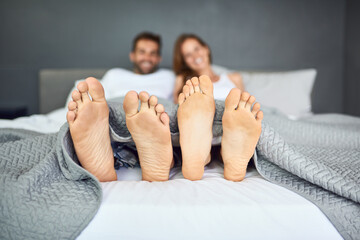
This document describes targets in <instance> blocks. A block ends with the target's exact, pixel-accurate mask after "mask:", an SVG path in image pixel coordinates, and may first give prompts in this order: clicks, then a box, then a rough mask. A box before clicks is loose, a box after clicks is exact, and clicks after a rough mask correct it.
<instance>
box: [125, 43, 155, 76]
mask: <svg viewBox="0 0 360 240" xmlns="http://www.w3.org/2000/svg"><path fill="white" fill-rule="evenodd" d="M130 61H131V62H133V64H134V68H135V69H134V71H135V73H138V74H149V73H153V72H155V71H156V70H157V68H158V66H159V63H160V61H161V56H160V55H159V45H158V44H157V43H156V42H154V41H152V40H147V39H141V40H139V41H138V42H137V44H136V46H135V50H134V51H133V52H131V53H130Z"/></svg>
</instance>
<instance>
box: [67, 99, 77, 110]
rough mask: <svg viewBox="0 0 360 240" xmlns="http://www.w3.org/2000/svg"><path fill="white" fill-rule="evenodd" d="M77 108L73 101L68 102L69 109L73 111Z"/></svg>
mask: <svg viewBox="0 0 360 240" xmlns="http://www.w3.org/2000/svg"><path fill="white" fill-rule="evenodd" d="M76 108H77V104H76V102H74V101H71V102H69V104H68V109H69V111H74V110H75V109H76Z"/></svg>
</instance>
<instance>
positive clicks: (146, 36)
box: [132, 32, 161, 55]
mask: <svg viewBox="0 0 360 240" xmlns="http://www.w3.org/2000/svg"><path fill="white" fill-rule="evenodd" d="M140 40H151V41H154V42H156V43H157V44H158V45H159V52H158V53H159V55H161V37H160V35H157V34H154V33H151V32H141V33H139V34H138V35H136V37H135V38H134V40H133V45H132V52H135V48H136V44H137V43H138V41H140Z"/></svg>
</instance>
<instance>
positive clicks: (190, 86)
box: [188, 77, 195, 96]
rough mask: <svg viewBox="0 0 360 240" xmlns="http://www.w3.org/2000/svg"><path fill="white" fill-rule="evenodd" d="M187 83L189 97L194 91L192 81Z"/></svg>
mask: <svg viewBox="0 0 360 240" xmlns="http://www.w3.org/2000/svg"><path fill="white" fill-rule="evenodd" d="M193 78H195V77H193ZM188 81H189V84H188V86H189V89H190V96H191V95H193V94H194V92H195V89H194V86H193V84H192V80H188Z"/></svg>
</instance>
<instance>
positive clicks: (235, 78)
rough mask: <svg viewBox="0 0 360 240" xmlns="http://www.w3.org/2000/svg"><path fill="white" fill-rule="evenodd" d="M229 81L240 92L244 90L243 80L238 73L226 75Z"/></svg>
mask: <svg viewBox="0 0 360 240" xmlns="http://www.w3.org/2000/svg"><path fill="white" fill-rule="evenodd" d="M228 77H229V79H230V80H231V81H232V82H233V83H234V84H235V86H236V87H237V88H239V89H240V90H241V91H244V90H245V87H244V83H243V79H242V76H241V74H240V73H238V72H233V73H229V74H228Z"/></svg>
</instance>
